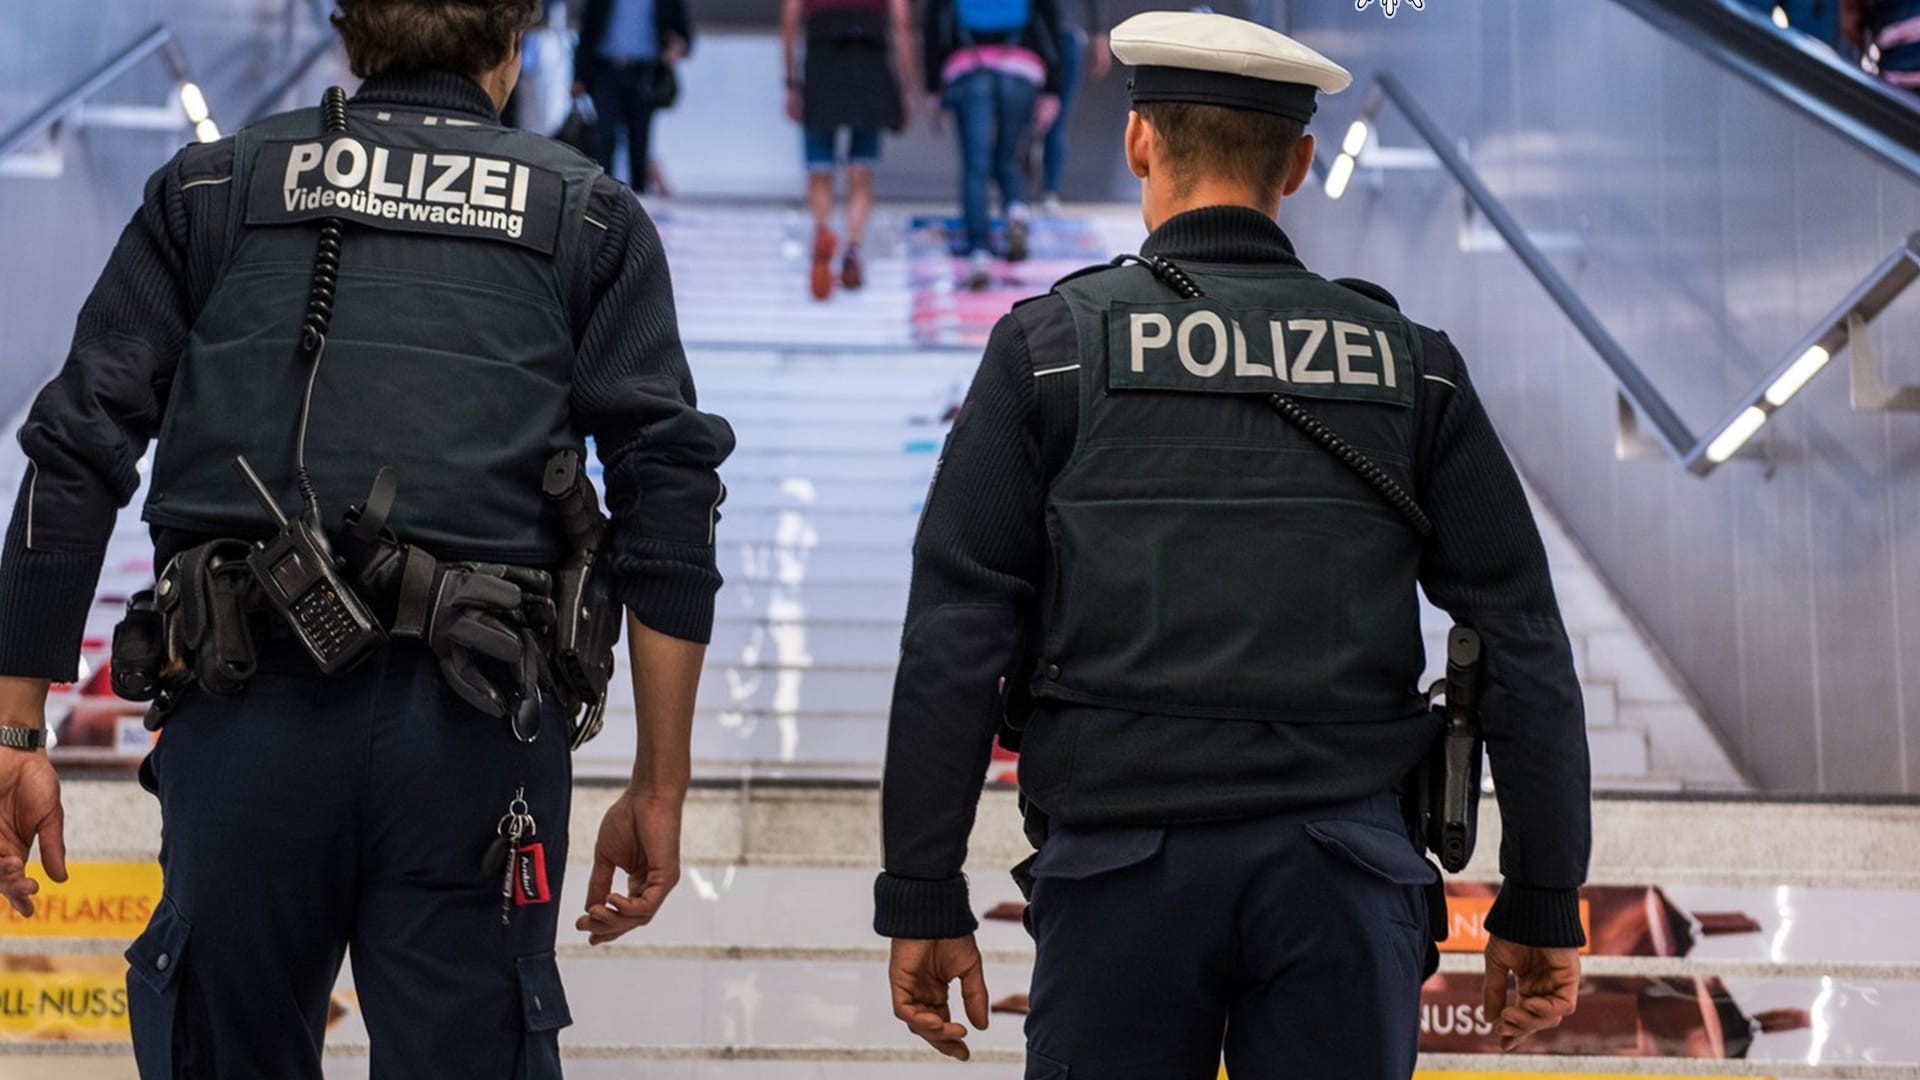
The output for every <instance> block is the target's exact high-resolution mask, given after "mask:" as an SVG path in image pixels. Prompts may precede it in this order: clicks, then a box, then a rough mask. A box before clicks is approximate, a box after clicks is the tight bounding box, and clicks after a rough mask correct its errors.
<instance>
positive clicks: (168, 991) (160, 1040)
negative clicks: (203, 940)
mask: <svg viewBox="0 0 1920 1080" xmlns="http://www.w3.org/2000/svg"><path fill="white" fill-rule="evenodd" d="M192 934H193V927H192V926H190V925H188V923H187V920H186V918H185V917H184V916H182V915H181V914H180V909H179V908H178V907H177V906H175V905H174V902H173V898H172V897H170V896H162V897H161V898H160V904H159V906H158V907H156V908H154V911H153V918H152V919H150V920H148V922H147V928H146V930H145V931H143V932H142V933H141V935H140V936H139V937H138V938H135V939H134V942H133V944H132V945H131V946H130V947H129V948H128V949H127V953H126V956H127V965H128V968H127V1011H128V1019H129V1023H130V1024H131V1026H132V1029H133V1056H134V1062H135V1065H136V1067H137V1068H138V1069H139V1070H140V1076H141V1077H142V1080H168V1078H170V1077H172V1076H173V1062H174V1056H175V1055H174V1047H173V1040H174V1033H175V1032H176V1031H177V1030H178V1027H177V1025H176V1024H175V1023H174V1018H175V1016H176V1015H177V1014H178V1012H179V1008H180V979H181V972H182V971H183V970H184V969H185V967H186V962H187V940H188V938H190V937H191V936H192Z"/></svg>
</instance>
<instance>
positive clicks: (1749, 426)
mask: <svg viewBox="0 0 1920 1080" xmlns="http://www.w3.org/2000/svg"><path fill="white" fill-rule="evenodd" d="M1916 278H1920V233H1916V234H1914V235H1913V236H1911V237H1908V238H1907V242H1906V243H1905V244H1904V245H1902V246H1901V247H1899V248H1898V249H1896V250H1895V251H1893V252H1892V253H1891V254H1889V255H1888V256H1887V257H1886V258H1885V259H1883V260H1881V262H1880V265H1879V266H1876V267H1874V268H1873V272H1872V273H1870V274H1868V275H1867V277H1866V278H1865V280H1863V281H1861V282H1860V284H1859V285H1856V286H1855V287H1854V289H1853V291H1852V292H1850V293H1848V294H1847V296H1846V297H1845V298H1844V299H1842V300H1841V301H1840V303H1839V304H1837V305H1835V306H1834V308H1833V310H1831V311H1829V312H1827V314H1826V315H1825V316H1824V317H1822V319H1821V320H1820V323H1819V326H1818V328H1817V329H1815V330H1814V332H1813V333H1811V334H1809V335H1808V336H1807V337H1806V338H1805V339H1803V340H1802V341H1801V342H1800V343H1799V344H1798V345H1796V346H1795V347H1794V349H1793V351H1792V352H1790V353H1788V354H1787V359H1786V360H1784V361H1782V362H1781V363H1780V364H1779V365H1778V366H1777V367H1775V368H1774V369H1773V370H1772V371H1771V372H1769V373H1768V374H1767V376H1766V378H1764V379H1761V380H1760V382H1759V383H1758V384H1757V385H1755V386H1754V387H1753V389H1751V390H1749V391H1748V392H1747V395H1746V398H1745V400H1743V401H1741V402H1740V404H1738V405H1736V406H1734V407H1733V409H1732V410H1731V411H1729V412H1728V413H1727V415H1726V416H1725V417H1723V418H1722V419H1721V421H1720V423H1719V424H1717V425H1716V426H1715V427H1714V428H1713V430H1712V431H1709V432H1708V433H1707V435H1706V437H1705V438H1704V439H1702V440H1701V441H1702V443H1703V445H1701V446H1696V447H1694V448H1693V450H1691V451H1690V452H1689V453H1688V454H1687V457H1686V465H1687V467H1688V468H1689V469H1692V470H1693V471H1694V472H1696V473H1699V474H1701V475H1705V474H1707V473H1709V472H1712V471H1713V469H1714V467H1715V466H1718V465H1722V464H1725V463H1726V462H1727V461H1728V460H1729V459H1731V458H1732V457H1733V456H1734V455H1736V454H1738V453H1739V452H1740V451H1741V450H1742V449H1743V448H1744V447H1746V445H1747V444H1748V443H1749V442H1751V441H1753V437H1754V436H1755V435H1758V434H1759V433H1760V431H1761V430H1762V429H1763V428H1765V427H1766V425H1767V421H1769V420H1771V419H1773V414H1774V413H1775V412H1777V411H1778V410H1780V409H1781V408H1783V407H1785V406H1786V404H1787V403H1788V402H1790V401H1792V400H1793V399H1794V396H1795V395H1796V394H1798V393H1800V391H1801V390H1803V389H1805V388H1806V385H1807V383H1809V382H1810V381H1812V379H1813V377H1814V376H1815V375H1818V374H1820V372H1821V371H1823V370H1825V369H1826V367H1827V366H1828V364H1829V363H1830V362H1831V361H1832V360H1833V358H1834V356H1835V355H1836V354H1837V353H1839V351H1840V350H1841V349H1844V348H1848V347H1849V346H1854V347H1856V348H1860V349H1864V348H1866V347H1867V345H1866V343H1865V342H1861V343H1859V344H1858V345H1857V346H1855V343H1854V341H1853V335H1854V334H1855V333H1864V332H1865V330H1866V325H1867V323H1868V322H1869V321H1870V320H1871V319H1873V317H1874V316H1876V315H1878V314H1880V312H1881V311H1882V310H1884V309H1885V308H1886V306H1887V305H1888V304H1889V303H1891V302H1892V301H1893V298H1894V297H1896V296H1898V295H1900V292H1901V291H1902V290H1903V289H1905V288H1906V287H1907V286H1908V285H1909V284H1912V282H1913V281H1914V280H1915V279H1916Z"/></svg>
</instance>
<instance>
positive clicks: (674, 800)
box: [627, 776, 692, 806]
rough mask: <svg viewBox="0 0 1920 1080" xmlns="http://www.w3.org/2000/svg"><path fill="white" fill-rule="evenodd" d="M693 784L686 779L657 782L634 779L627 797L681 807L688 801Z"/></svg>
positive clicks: (639, 778)
mask: <svg viewBox="0 0 1920 1080" xmlns="http://www.w3.org/2000/svg"><path fill="white" fill-rule="evenodd" d="M691 786H692V785H691V783H690V782H689V781H687V780H685V779H669V780H664V781H662V780H655V779H650V778H641V777H638V776H636V777H634V778H633V779H632V780H631V781H629V782H628V783H627V795H628V796H630V797H632V798H634V799H638V800H640V801H641V802H649V803H655V804H659V805H667V804H672V805H674V806H679V805H681V804H682V803H685V802H686V801H687V789H688V788H689V787H691Z"/></svg>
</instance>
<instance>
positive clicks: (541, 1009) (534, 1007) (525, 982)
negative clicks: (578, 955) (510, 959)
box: [514, 953, 573, 1080]
mask: <svg viewBox="0 0 1920 1080" xmlns="http://www.w3.org/2000/svg"><path fill="white" fill-rule="evenodd" d="M514 964H515V965H516V966H517V967H518V968H519V973H520V1009H521V1013H522V1016H523V1018H524V1020H525V1022H526V1027H527V1033H526V1042H525V1044H524V1046H523V1047H522V1050H521V1055H520V1056H521V1060H522V1061H523V1062H525V1071H524V1073H523V1078H524V1080H560V1029H561V1028H564V1027H566V1026H567V1025H569V1024H571V1023H573V1014H572V1013H571V1012H569V1011H568V1010H567V994H566V990H565V989H564V988H563V987H562V986H561V985H560V965H559V963H558V962H557V961H556V960H555V959H554V954H552V953H541V954H539V955H538V956H522V957H520V958H519V959H518V960H516V961H514Z"/></svg>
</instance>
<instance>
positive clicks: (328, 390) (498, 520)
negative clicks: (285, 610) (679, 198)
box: [145, 106, 599, 565]
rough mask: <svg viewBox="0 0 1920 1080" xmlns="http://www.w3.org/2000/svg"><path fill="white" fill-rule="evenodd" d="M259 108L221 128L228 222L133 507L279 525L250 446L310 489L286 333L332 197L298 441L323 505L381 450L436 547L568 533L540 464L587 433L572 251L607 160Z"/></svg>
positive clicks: (551, 542) (234, 530)
mask: <svg viewBox="0 0 1920 1080" xmlns="http://www.w3.org/2000/svg"><path fill="white" fill-rule="evenodd" d="M349 115H350V120H349V125H348V130H347V132H346V133H344V134H343V135H337V136H336V135H323V134H322V133H321V132H322V124H321V120H320V117H319V113H318V111H317V110H303V111H300V112H294V113H288V114H285V115H282V116H277V117H274V118H271V119H269V120H267V121H265V122H264V123H261V124H259V125H257V126H254V127H251V128H248V129H246V130H244V131H242V132H240V133H239V135H238V136H237V137H236V140H235V147H234V175H233V196H232V207H233V210H232V215H233V216H232V218H231V219H230V220H231V222H232V227H231V228H230V229H229V235H230V237H231V239H230V242H229V246H228V250H227V252H226V259H225V263H224V265H223V266H222V268H221V271H220V276H219V279H218V282H217V284H216V285H215V286H214V289H213V292H212V294H211V296H210V297H209V299H208V301H207V304H206V307H205V309H204V310H203V311H202V312H201V313H200V317H199V319H198V320H197V321H196V322H195V323H194V325H193V329H192V332H191V334H190V337H189V339H188V342H187V346H186V351H185V354H184V355H183V357H182V359H181V361H180V366H179V370H178V373H177V375H176V377H175V380H174V383H173V386H172V389H171V392H170V395H169V400H168V403H167V410H166V418H165V421H164V424H163V426H162V429H161V432H160V438H159V446H158V449H157V451H156V456H155V459H154V469H153V489H152V493H151V495H150V496H149V498H148V500H147V504H146V508H145V517H146V520H147V521H149V522H151V523H154V524H156V525H161V526H166V527H170V528H178V529H184V530H188V531H190V532H194V533H199V534H205V535H241V536H250V535H258V534H260V533H262V532H263V531H265V530H267V529H269V528H270V527H271V526H270V525H269V524H268V522H267V518H266V516H265V515H264V513H263V512H262V511H261V509H260V507H259V506H258V505H257V504H256V503H255V501H254V499H253V497H252V496H251V495H250V494H249V491H248V489H247V488H246V487H245V486H244V485H243V484H242V483H241V481H240V479H239V477H238V476H237V475H236V474H235V472H234V470H233V467H232V460H233V457H234V455H236V454H245V455H246V457H247V459H248V461H249V462H250V463H251V464H252V465H253V467H254V468H255V469H256V470H257V471H258V472H259V473H260V475H261V477H262V478H263V479H264V480H265V481H266V483H267V485H268V487H269V488H270V489H271V490H272V491H273V493H274V494H275V496H276V497H277V500H278V502H279V503H280V505H281V506H282V507H283V508H285V509H286V510H287V511H289V512H290V513H291V512H293V511H295V510H297V509H298V508H299V507H300V506H301V500H300V497H299V494H298V489H297V487H296V485H295V482H294V441H295V434H296V429H297V426H298V423H299V416H300V401H301V395H302V393H303V391H304V390H305V389H306V386H307V380H308V374H309V370H310V366H309V365H308V364H307V363H305V362H304V361H302V360H300V359H298V358H297V357H296V355H295V344H296V341H297V339H298V337H299V334H300V327H301V322H302V320H303V318H304V317H305V315H306V310H307V301H308V289H309V286H310V284H311V282H312V277H313V267H314V250H315V245H316V243H317V240H318V236H319V228H318V221H319V220H320V219H322V218H325V217H327V216H330V215H337V216H340V217H342V218H344V219H345V221H346V228H345V236H344V238H343V241H342V249H343V250H342V255H341V265H340V271H339V283H338V287H337V294H336V296H335V301H334V303H335V308H334V314H333V322H332V329H331V333H330V334H329V335H328V343H327V349H326V353H325V357H324V359H323V360H322V361H321V364H320V367H319V371H318V378H317V379H316V381H315V383H314V389H313V412H312V421H311V424H310V426H309V429H308V436H307V463H308V468H309V471H310V473H311V475H312V477H313V481H314V486H315V487H316V489H317V490H318V493H319V497H320V501H321V505H322V507H323V510H324V512H325V514H326V516H327V518H328V524H329V525H330V526H331V525H334V524H335V523H337V522H338V520H339V515H340V513H341V512H342V511H343V510H345V509H346V507H347V506H348V505H350V504H352V503H355V502H359V501H360V500H362V499H364V498H365V497H366V494H367V490H368V488H369V486H370V485H371V483H372V481H373V478H374V474H375V473H376V472H377V471H378V470H379V469H380V467H381V466H383V465H390V466H392V467H393V469H394V471H395V474H396V476H397V478H398V480H399V498H398V501H397V503H396V504H395V508H394V511H393V516H392V518H391V521H390V525H391V527H392V528H393V530H394V531H395V533H396V534H397V535H398V536H399V537H400V539H401V540H403V541H406V542H410V543H416V544H419V545H421V546H422V547H424V548H426V549H427V550H429V551H432V552H433V553H435V554H436V555H439V556H440V557H442V558H454V559H482V560H495V561H502V562H511V563H522V564H534V565H540V564H550V563H553V562H555V561H557V560H558V559H559V558H560V557H561V556H562V555H563V553H564V551H565V541H564V538H563V536H562V535H561V533H560V530H559V527H558V524H557V522H555V521H554V520H553V519H552V517H551V513H550V511H549V510H548V509H547V508H546V507H545V506H544V504H543V499H542V497H541V494H540V480H541V472H542V468H543V466H544V465H545V463H546V461H547V459H548V458H549V457H550V456H551V455H552V454H553V453H554V452H556V451H558V450H562V449H568V448H573V449H579V448H580V447H581V446H582V439H581V435H580V433H579V432H577V431H576V430H575V429H574V426H573V422H572V414H571V409H570V407H569V394H570V388H571V385H572V375H573V359H574V347H573V342H574V338H573V327H572V319H571V318H570V316H569V311H570V304H569V292H570V289H571V275H572V267H573V266H574V265H575V255H576V250H577V247H578V245H579V244H580V242H581V234H582V230H583V220H584V216H585V211H586V200H587V194H588V190H589V188H590V187H591V186H592V183H593V180H594V177H595V176H596V175H598V173H599V169H598V168H597V167H596V166H595V165H593V164H592V163H590V162H589V161H587V159H585V158H583V157H581V156H580V155H578V154H576V153H574V152H573V151H571V150H569V149H567V148H566V147H563V146H561V145H560V144H558V143H555V142H552V141H550V140H547V139H542V138H539V137H537V136H534V135H529V134H527V133H525V132H521V131H516V130H512V129H509V128H502V127H497V126H494V125H491V124H474V123H470V122H467V121H464V120H458V121H449V120H447V119H446V118H443V117H438V116H430V115H427V114H423V113H413V112H405V111H398V110H396V111H393V112H378V113H376V112H372V111H369V110H367V109H364V108H362V107H358V106H356V107H354V108H353V109H351V110H350V113H349Z"/></svg>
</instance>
